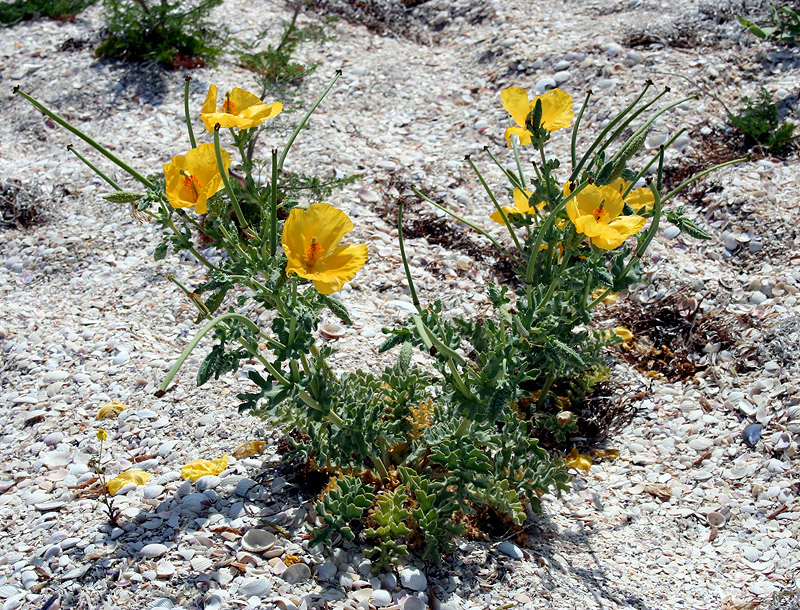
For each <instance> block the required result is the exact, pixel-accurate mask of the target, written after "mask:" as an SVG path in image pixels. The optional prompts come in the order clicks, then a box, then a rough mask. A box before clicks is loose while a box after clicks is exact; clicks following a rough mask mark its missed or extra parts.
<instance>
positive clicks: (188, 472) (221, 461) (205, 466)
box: [181, 454, 228, 481]
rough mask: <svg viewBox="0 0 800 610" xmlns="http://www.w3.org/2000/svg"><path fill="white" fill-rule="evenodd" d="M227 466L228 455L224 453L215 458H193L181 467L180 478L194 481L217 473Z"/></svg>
mask: <svg viewBox="0 0 800 610" xmlns="http://www.w3.org/2000/svg"><path fill="white" fill-rule="evenodd" d="M227 467H228V455H227V454H225V455H223V456H222V457H219V458H217V459H216V460H195V461H194V462H189V463H188V464H186V466H184V467H183V468H181V478H182V479H183V480H184V481H196V480H197V479H199V478H200V477H204V476H206V475H209V474H219V473H220V472H222V471H223V470H225V468H227Z"/></svg>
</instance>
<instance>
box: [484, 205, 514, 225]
mask: <svg viewBox="0 0 800 610" xmlns="http://www.w3.org/2000/svg"><path fill="white" fill-rule="evenodd" d="M501 207H502V208H503V212H505V214H506V217H508V216H509V214H520V211H519V210H518V209H517V207H516V206H514V207H513V208H512V207H511V206H509V205H504V206H501ZM489 218H491V219H492V220H494V221H495V222H496V223H497V224H499V225H505V224H506V223H504V222H503V217H502V216H500V212H499V210H495V211H494V212H492V215H491V216H489Z"/></svg>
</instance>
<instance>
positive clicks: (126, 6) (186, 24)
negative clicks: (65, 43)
mask: <svg viewBox="0 0 800 610" xmlns="http://www.w3.org/2000/svg"><path fill="white" fill-rule="evenodd" d="M104 4H105V15H106V20H107V26H106V33H105V36H104V38H103V41H102V42H101V43H100V46H98V47H97V49H96V50H95V54H96V55H97V56H98V57H117V58H120V59H123V60H125V61H142V60H150V61H155V62H157V63H160V64H163V65H165V66H171V67H174V68H195V67H202V66H205V65H206V63H209V62H210V63H213V62H214V61H215V60H216V58H217V57H218V56H219V55H220V54H221V53H222V50H223V45H224V44H225V42H226V40H227V34H226V33H225V30H224V28H223V27H221V26H220V24H218V23H212V22H211V21H209V19H208V16H209V13H210V12H211V10H212V9H213V8H214V7H216V6H219V5H220V4H222V0H199V1H197V2H187V1H185V0H174V1H172V2H170V1H168V0H160V1H159V2H152V1H150V2H148V0H104Z"/></svg>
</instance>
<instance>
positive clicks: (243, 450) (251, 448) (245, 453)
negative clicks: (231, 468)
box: [233, 441, 267, 460]
mask: <svg viewBox="0 0 800 610" xmlns="http://www.w3.org/2000/svg"><path fill="white" fill-rule="evenodd" d="M266 444H267V443H265V442H264V441H247V442H244V443H242V444H241V445H239V446H238V447H237V448H236V449H234V450H233V457H235V458H236V459H237V460H242V459H244V458H247V457H250V456H253V455H257V454H259V453H261V452H262V451H263V450H264V446H265V445H266Z"/></svg>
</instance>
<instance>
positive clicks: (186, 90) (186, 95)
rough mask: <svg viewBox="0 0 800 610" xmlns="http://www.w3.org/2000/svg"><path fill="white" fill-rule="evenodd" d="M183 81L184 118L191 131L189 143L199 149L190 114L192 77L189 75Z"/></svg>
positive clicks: (187, 127)
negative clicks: (190, 84)
mask: <svg viewBox="0 0 800 610" xmlns="http://www.w3.org/2000/svg"><path fill="white" fill-rule="evenodd" d="M183 80H184V83H185V84H184V86H183V116H184V117H185V118H186V129H187V130H188V131H189V143H190V144H191V145H192V148H197V142H196V141H195V139H194V129H192V118H191V114H190V113H189V83H190V82H191V80H192V77H191V76H189V75H188V74H187V75H186V76H184V77H183Z"/></svg>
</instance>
